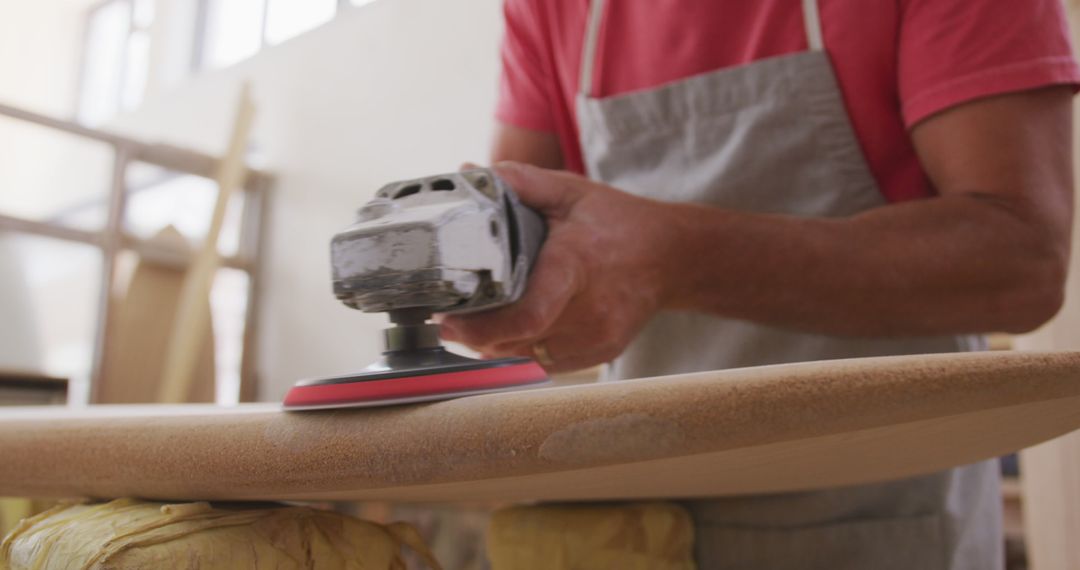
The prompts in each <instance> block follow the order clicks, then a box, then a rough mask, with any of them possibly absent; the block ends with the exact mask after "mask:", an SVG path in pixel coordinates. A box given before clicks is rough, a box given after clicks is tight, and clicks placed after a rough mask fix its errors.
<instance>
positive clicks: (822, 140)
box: [577, 0, 1003, 570]
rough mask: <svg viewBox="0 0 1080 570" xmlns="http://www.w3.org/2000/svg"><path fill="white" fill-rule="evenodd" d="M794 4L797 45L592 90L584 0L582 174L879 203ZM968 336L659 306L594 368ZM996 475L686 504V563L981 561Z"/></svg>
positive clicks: (842, 568) (809, 11) (972, 343)
mask: <svg viewBox="0 0 1080 570" xmlns="http://www.w3.org/2000/svg"><path fill="white" fill-rule="evenodd" d="M802 4H803V15H804V18H805V21H806V29H807V36H808V40H809V41H808V43H809V46H810V49H809V51H807V52H804V53H796V54H792V55H785V56H780V57H772V58H768V59H764V60H760V61H757V62H754V63H751V64H749V65H743V66H738V67H733V68H727V69H722V70H719V71H714V72H710V73H704V74H701V75H696V76H693V77H689V78H686V79H683V80H679V81H675V82H672V83H668V84H665V85H662V86H660V87H657V88H653V89H649V90H644V91H636V92H632V93H628V94H625V95H619V96H614V97H608V98H594V97H592V96H591V94H592V88H591V84H592V78H593V77H592V76H593V65H594V59H595V54H596V46H597V42H598V36H599V28H600V21H601V18H602V16H603V12H604V1H603V0H594V1H593V3H592V6H591V7H590V14H589V20H588V24H587V26H586V37H585V44H584V50H583V54H582V66H581V83H580V93H579V95H578V100H577V119H578V127H579V131H580V137H581V147H582V152H583V154H584V159H585V164H586V168H587V170H588V174H589V176H590V177H591V178H593V179H595V180H600V181H603V182H605V183H608V184H611V185H612V186H615V187H617V188H620V189H622V190H625V191H627V192H631V193H633V194H637V195H640V196H645V197H648V198H654V199H659V200H666V201H674V202H698V203H704V204H710V205H713V206H718V207H722V208H729V209H734V210H743V211H751V212H771V213H779V214H788V215H795V216H813V217H844V216H850V215H853V214H856V213H858V212H862V211H864V210H868V209H871V208H876V207H879V206H882V205H884V204H885V201H884V199H883V198H882V195H881V192H880V191H879V189H878V187H877V184H876V182H875V180H874V178H873V176H872V175H871V173H870V170H869V168H868V167H867V165H866V163H865V160H864V158H863V156H862V153H861V150H860V147H859V144H858V142H857V140H856V138H855V135H854V131H853V130H852V127H851V125H850V123H849V121H848V117H847V113H846V111H845V109H844V105H843V101H842V98H841V94H840V90H839V88H838V87H837V83H836V78H835V76H834V74H833V70H832V66H831V64H830V61H829V58H828V55H827V54H826V52H825V51H824V49H823V42H822V33H821V26H820V20H819V15H818V6H817V4H816V1H815V0H803V3H802ZM657 25H663V23H662V22H657ZM792 287H798V284H797V283H792ZM982 347H983V341H982V339H981V338H980V337H934V338H905V339H896V338H884V339H860V338H838V337H832V336H825V335H818V334H808V333H803V332H795V331H790V330H784V329H780V328H774V327H767V326H762V325H758V324H755V323H751V322H746V321H737V320H730V319H721V318H716V317H712V316H708V315H704V314H697V313H661V314H659V315H657V316H655V317H654V318H653V319H652V320H651V322H649V323H648V324H647V325H646V326H645V328H644V329H643V330H642V331H641V333H640V334H639V335H638V336H637V338H636V339H635V340H634V341H633V342H632V343H631V344H630V346H629V347H628V348H627V350H626V351H625V352H624V353H623V354H622V355H621V356H620V357H619V358H618V359H617V360H616V361H615V362H614V363H612V365H611V366H610V369H609V371H608V377H607V378H608V379H614V380H617V379H622V378H641V377H648V376H656V375H663V374H676V373H683V372H696V371H701V370H714V369H723V368H734V367H742V366H759V365H765V364H777V363H784V362H798V361H809V360H826V359H834V358H852V357H867V356H882V355H897V354H923V353H940V352H955V351H963V350H978V349H981V348H982ZM998 483H999V481H998V471H997V467H996V463H995V462H992V461H988V462H984V463H980V464H976V465H971V466H967V467H962V468H959V469H953V470H950V471H945V472H941V473H936V474H932V475H928V476H922V477H917V478H914V479H907V480H902V481H895V482H889V483H885V484H876V485H865V486H858V487H848V488H842V489H830V490H824V491H812V492H801V493H790V494H781V495H769V496H751V497H736V498H724V499H710V500H695V501H689V502H687V507H688V508H689V509H690V511H691V514H692V515H693V516H694V519H695V525H696V532H697V538H696V541H697V546H696V549H697V550H696V555H697V558H698V564H699V566H700V567H701V568H707V569H712V568H716V569H722V570H727V569H732V570H734V569H738V570H789V569H790V570H796V569H798V570H816V569H821V570H826V569H827V570H866V569H875V570H892V569H896V570H944V569H952V570H961V569H962V570H967V569H971V570H995V569H999V568H1001V567H1002V566H1003V562H1002V552H1001V551H1002V548H1001V536H1002V535H1001V514H1000V495H999V491H998Z"/></svg>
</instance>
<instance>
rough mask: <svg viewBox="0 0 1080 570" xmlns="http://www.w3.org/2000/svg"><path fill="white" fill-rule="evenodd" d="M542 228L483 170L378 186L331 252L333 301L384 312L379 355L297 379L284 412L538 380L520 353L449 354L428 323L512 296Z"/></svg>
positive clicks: (542, 375)
mask: <svg viewBox="0 0 1080 570" xmlns="http://www.w3.org/2000/svg"><path fill="white" fill-rule="evenodd" d="M546 232H547V229H546V225H545V223H544V219H543V218H542V217H541V216H540V215H539V214H537V213H536V212H535V211H533V210H532V209H530V208H529V207H527V206H525V205H524V204H522V203H521V201H520V200H519V199H518V197H517V196H516V195H515V194H514V191H513V189H511V188H510V186H509V185H508V184H507V183H506V182H505V181H503V180H502V179H500V178H499V177H498V176H497V175H496V174H495V173H494V172H493V171H491V170H489V169H485V168H477V169H472V170H465V171H462V172H455V173H452V174H442V175H438V176H429V177H426V178H420V179H416V180H405V181H401V182H393V183H390V184H387V185H386V186H384V187H382V188H381V189H380V190H379V191H378V192H377V193H376V195H375V198H373V199H372V200H371V201H370V202H368V203H367V204H365V205H364V206H363V207H361V208H360V210H359V211H358V212H357V215H356V221H355V222H354V223H353V224H352V225H351V226H349V227H347V228H345V229H344V230H343V231H341V232H339V233H338V234H336V235H335V236H334V237H333V239H332V240H331V241H330V259H331V266H332V268H333V286H334V295H335V296H336V297H337V298H338V299H339V300H341V302H343V303H345V305H347V306H349V307H352V308H354V309H358V310H361V311H364V312H368V313H376V312H378V313H387V314H388V315H389V317H390V322H391V323H392V324H393V326H391V327H390V328H388V329H386V330H384V331H383V332H384V340H385V344H386V350H385V351H384V352H383V354H382V358H381V359H379V360H378V361H377V362H375V363H374V364H372V365H370V366H368V367H367V368H365V369H363V370H361V371H360V372H358V373H355V374H346V375H343V376H333V377H329V378H318V379H312V380H303V381H301V382H299V383H297V384H296V385H295V386H293V388H292V389H291V390H289V393H288V394H287V395H286V397H285V403H284V406H285V408H286V409H319V408H345V407H365V406H384V405H392V404H404V403H412V402H423V401H430V400H443V399H449V398H456V397H460V396H466V395H472V394H482V393H488V392H496V391H504V390H512V389H520V388H524V387H529V386H535V385H538V384H542V383H546V382H549V380H548V377H547V373H546V372H545V371H544V369H543V368H542V367H540V365H538V364H537V363H536V362H533V361H532V360H530V359H528V358H498V359H493V360H479V359H474V358H468V357H465V356H461V355H458V354H454V353H453V352H450V351H448V350H446V348H444V347H443V346H442V343H441V342H440V341H439V325H438V324H435V323H432V322H429V321H430V319H431V317H432V316H433V315H434V314H436V313H469V312H476V311H484V310H489V309H493V308H496V307H501V306H503V305H507V304H509V303H513V302H514V301H516V300H518V299H519V298H520V297H521V295H522V293H524V291H525V284H526V281H527V279H528V276H529V270H530V269H531V267H532V264H533V261H534V260H535V259H536V257H537V254H538V252H539V251H540V246H541V244H542V243H543V241H544V237H545V235H546Z"/></svg>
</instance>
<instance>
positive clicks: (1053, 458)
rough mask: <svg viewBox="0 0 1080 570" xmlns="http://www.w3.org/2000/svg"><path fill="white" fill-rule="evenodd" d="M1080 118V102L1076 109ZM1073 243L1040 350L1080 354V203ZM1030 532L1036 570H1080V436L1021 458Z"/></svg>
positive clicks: (1031, 345)
mask: <svg viewBox="0 0 1080 570" xmlns="http://www.w3.org/2000/svg"><path fill="white" fill-rule="evenodd" d="M1066 5H1067V7H1068V11H1069V19H1070V23H1071V25H1072V32H1073V44H1074V46H1076V47H1080V0H1070V1H1069V2H1067V3H1066ZM1073 112H1074V115H1076V116H1080V101H1075V102H1074V104H1073ZM1073 158H1074V161H1073V162H1074V164H1075V167H1074V170H1075V171H1077V172H1080V125H1074V127H1073ZM1073 206H1074V213H1073V235H1072V238H1073V241H1072V259H1071V263H1070V271H1069V279H1068V282H1067V284H1066V288H1065V290H1066V301H1065V306H1064V307H1063V308H1062V310H1061V311H1060V312H1059V313H1058V315H1057V317H1056V318H1055V319H1054V320H1053V321H1051V322H1050V323H1049V324H1048V325H1047V326H1045V327H1043V328H1042V329H1040V330H1039V331H1037V332H1036V333H1035V334H1032V335H1027V336H1024V337H1021V338H1019V339H1017V342H1016V344H1017V346H1018V347H1019V348H1024V349H1034V350H1078V349H1080V334H1078V331H1080V200H1076V201H1074V203H1073ZM1020 474H1021V478H1020V481H1021V484H1022V486H1023V492H1024V500H1023V509H1024V526H1025V535H1026V536H1025V538H1026V541H1027V552H1028V562H1029V563H1030V567H1031V569H1032V570H1076V569H1077V568H1080V548H1078V547H1077V545H1076V537H1078V536H1080V432H1076V433H1072V434H1069V435H1067V436H1064V437H1061V438H1058V439H1056V440H1054V441H1050V442H1047V443H1044V444H1042V445H1039V446H1037V447H1034V448H1032V449H1026V450H1024V451H1023V452H1021V453H1020Z"/></svg>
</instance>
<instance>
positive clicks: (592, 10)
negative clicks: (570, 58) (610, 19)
mask: <svg viewBox="0 0 1080 570" xmlns="http://www.w3.org/2000/svg"><path fill="white" fill-rule="evenodd" d="M605 3H606V2H605V0H592V1H591V2H589V19H588V22H587V23H586V24H585V44H584V47H583V48H582V50H581V76H580V77H579V78H578V91H579V92H580V93H581V94H582V95H584V96H586V97H591V96H592V81H593V69H594V66H595V65H596V43H597V41H598V40H599V39H600V21H601V20H603V19H604V4H605Z"/></svg>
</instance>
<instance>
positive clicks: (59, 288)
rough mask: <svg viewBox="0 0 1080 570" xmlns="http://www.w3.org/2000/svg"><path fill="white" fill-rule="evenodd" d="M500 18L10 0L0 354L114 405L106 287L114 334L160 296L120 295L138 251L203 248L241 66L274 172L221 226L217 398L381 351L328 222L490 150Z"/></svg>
mask: <svg viewBox="0 0 1080 570" xmlns="http://www.w3.org/2000/svg"><path fill="white" fill-rule="evenodd" d="M501 26H502V19H501V3H500V2H499V1H498V0H468V1H462V2H446V1H443V0H94V1H88V0H40V1H34V2H25V1H18V0H2V1H0V105H2V107H0V230H4V229H6V230H7V231H4V232H3V233H0V236H2V237H0V321H2V322H3V323H4V325H5V326H3V327H0V369H4V370H15V371H34V372H37V373H42V374H44V375H48V376H57V377H62V378H69V379H70V380H71V386H70V394H71V398H70V400H71V402H72V403H73V404H74V405H80V404H83V403H86V402H88V401H90V400H94V401H101V398H97V397H95V396H94V395H93V394H91V393H90V391H89V389H88V380H89V379H90V378H91V376H92V375H93V374H94V368H95V362H101V365H102V366H105V365H106V364H107V362H109V361H112V360H115V359H116V358H117V355H116V354H115V353H116V352H117V350H123V349H119V348H118V347H117V346H116V345H117V344H118V343H117V342H113V345H114V346H113V347H111V348H110V347H107V346H101V345H100V343H101V342H102V341H100V340H99V341H97V343H96V342H95V339H96V338H97V337H98V336H100V335H99V334H98V333H99V332H101V326H102V325H101V324H100V323H101V319H100V317H101V313H102V310H103V309H102V306H103V301H104V299H106V297H107V295H108V294H109V293H110V292H109V291H106V289H107V288H109V287H112V288H114V289H115V290H114V291H111V294H112V301H113V302H112V303H111V305H110V306H109V309H108V310H109V313H110V316H111V317H112V321H111V322H112V325H113V327H112V328H110V329H109V334H110V336H111V337H112V338H116V337H120V336H123V334H124V333H123V332H122V331H117V330H115V328H116V327H123V326H124V325H123V322H126V321H125V319H126V318H127V317H125V316H123V313H125V312H132V311H134V312H136V313H138V314H141V315H144V318H145V314H146V312H147V309H146V308H139V309H137V310H136V309H135V308H133V307H124V301H125V299H126V297H125V293H126V292H127V291H126V287H131V288H132V291H131V295H132V296H137V295H136V294H135V292H134V291H135V290H141V287H142V285H141V277H140V280H139V281H138V282H139V283H140V285H136V282H137V280H135V279H134V278H133V275H134V274H135V273H137V271H136V268H137V267H138V264H139V263H140V262H141V261H142V262H144V261H146V260H147V259H156V258H159V257H162V256H160V255H159V256H146V255H138V252H139V251H142V250H146V249H147V248H148V247H150V246H147V245H146V243H150V244H152V245H157V246H162V242H163V240H164V241H169V240H171V246H170V247H173V249H177V248H179V249H183V248H185V247H186V248H189V249H194V248H198V247H200V246H201V242H202V240H203V237H204V235H205V233H206V231H207V228H208V226H209V222H210V214H211V212H212V210H213V207H214V202H215V199H216V196H217V185H216V184H215V183H214V180H213V172H214V170H213V168H212V167H210V166H212V163H208V162H206V159H208V158H216V157H219V156H221V155H222V154H223V153H224V151H225V147H226V143H227V142H228V140H229V135H230V131H231V129H232V126H233V117H234V115H235V109H236V104H237V103H236V102H237V97H238V93H239V91H240V85H241V84H242V83H244V82H249V83H250V85H251V91H252V97H253V99H254V103H255V106H256V112H257V114H256V118H255V122H254V131H253V133H252V136H251V140H250V143H249V144H248V145H247V148H248V153H247V160H248V164H250V165H251V166H252V167H253V168H255V169H257V170H258V172H259V173H260V174H263V173H264V174H265V177H254V176H251V177H249V178H248V187H247V191H246V192H242V193H240V194H238V195H236V196H234V197H233V199H232V200H231V201H230V204H229V208H228V210H227V215H226V218H225V223H224V226H223V229H222V234H221V237H220V239H219V241H218V246H219V250H220V252H221V255H222V256H224V258H225V263H224V267H223V268H222V269H220V270H219V271H217V273H216V276H215V277H214V280H213V288H212V292H211V295H210V302H211V305H212V308H213V310H212V315H213V317H212V321H213V332H212V336H213V350H212V352H213V357H212V358H211V359H210V360H211V361H212V367H213V369H214V370H215V372H216V374H215V376H216V379H217V382H216V388H215V391H216V399H217V401H219V402H221V403H235V402H236V401H238V400H239V399H241V392H243V393H244V394H245V399H248V398H258V399H260V400H268V401H274V400H279V399H280V398H281V397H282V396H283V394H284V392H285V390H286V389H287V388H288V387H289V386H290V385H291V384H292V383H293V382H295V381H296V380H297V379H299V378H303V377H309V376H319V375H325V374H333V373H340V372H346V371H350V370H355V369H356V368H359V367H361V366H363V365H365V364H366V363H368V362H370V361H372V360H374V359H375V357H376V356H377V353H378V352H379V350H380V346H381V340H380V338H379V336H378V335H379V334H380V333H379V331H380V329H381V328H382V327H383V326H385V323H384V317H382V316H381V315H374V316H371V315H363V314H360V313H359V312H356V311H352V310H349V309H346V308H345V307H344V306H342V305H340V304H339V303H338V302H337V301H336V300H335V299H334V298H333V296H332V295H331V293H330V279H329V276H330V271H329V266H328V243H329V238H330V236H331V235H332V234H333V233H334V232H335V231H336V230H338V229H340V228H342V227H344V226H345V225H347V224H348V223H349V221H350V218H351V212H352V211H353V210H354V209H355V208H356V207H358V206H359V205H360V204H362V203H363V202H365V201H366V200H368V199H369V198H370V197H371V195H372V194H373V193H374V192H375V190H377V189H378V188H379V187H380V186H381V185H382V184H384V183H386V182H390V181H393V180H397V179H402V178H411V177H416V176H420V175H426V174H431V173H436V172H439V171H447V170H454V169H456V168H457V165H458V164H459V163H461V162H462V161H465V160H472V161H477V162H484V160H485V159H486V156H487V150H486V149H487V144H488V137H489V133H490V132H491V130H492V125H493V119H492V113H493V108H494V101H495V90H496V80H497V72H498V42H499V38H500V36H501V33H502V30H501ZM5 110H6V111H7V112H6V113H5V112H3V111H5ZM13 115H16V116H13ZM44 119H49V120H53V119H58V120H60V122H61V124H58V125H51V126H50V125H43V124H41V123H42V121H43V120H44ZM58 126H59V127H63V128H56V127H58ZM81 127H85V128H88V129H92V131H88V132H86V133H81V132H78V128H81ZM87 135H91V136H87ZM112 136H118V137H122V140H121V143H116V144H114V142H113V141H112V139H110V138H109V137H112ZM127 142H132V143H136V144H134V146H132V145H127V144H126V143H127ZM142 145H149V146H157V145H167V146H165V147H163V148H162V149H158V150H160V152H157V150H155V149H150V150H151V151H153V152H143V146H142ZM118 149H126V150H124V151H123V152H127V153H128V155H129V156H128V157H127V158H126V159H125V165H124V167H123V168H122V172H118V167H117V163H118V161H117V154H118V152H121V151H119V150H118ZM132 149H134V150H132ZM151 155H152V156H151ZM147 157H149V158H147ZM200 161H201V162H200ZM163 163H164V164H166V165H167V166H163V165H162V164H163ZM208 164H210V166H207V165H208ZM117 180H119V182H117ZM117 184H120V185H121V186H122V187H123V192H124V196H123V204H122V205H123V208H121V209H120V210H121V212H122V215H120V219H118V220H116V221H115V222H114V226H112V227H111V226H110V223H111V222H110V211H115V209H113V210H111V209H110V199H113V200H115V197H113V195H112V194H111V190H112V188H113V186H115V185H117ZM253 193H257V194H258V196H259V198H260V199H259V200H258V203H257V204H256V203H255V201H254V200H252V199H251V198H252V197H253V196H254V195H255V194H253ZM245 202H247V204H245ZM256 206H257V207H256ZM253 210H257V211H253ZM167 227H168V228H169V229H168V230H166V228H167ZM15 230H31V231H15ZM110 230H116V231H115V232H110ZM162 232H164V233H165V234H168V235H159V234H162ZM176 234H179V235H180V236H182V237H183V238H184V239H183V240H179V241H178V240H177V239H176ZM109 236H119V237H116V240H115V243H116V244H119V245H117V246H116V247H115V248H114V249H115V253H116V256H115V262H114V263H113V262H110V261H109V255H108V253H107V252H108V251H109V245H108V244H109V240H110V239H111V238H110V237H109ZM245 236H246V237H245ZM156 249H162V247H157V248H156ZM103 252H106V255H104V256H103V255H102V254H103ZM166 257H167V256H166ZM174 257H177V259H181V258H180V257H179V256H174ZM181 260H182V259H181ZM158 261H160V260H158ZM110 263H112V265H113V266H112V267H110V266H109V265H110ZM174 265H175V264H174ZM180 266H182V263H181V264H179V265H177V267H180ZM105 273H110V274H112V279H111V280H110V279H107V278H105V275H104V274H105ZM106 282H108V283H109V284H110V285H106ZM157 288H158V289H161V287H160V286H159V287H157ZM249 300H250V301H251V302H252V305H251V306H250V309H251V311H249ZM143 302H144V303H145V306H146V307H150V308H151V309H149V310H150V311H153V307H158V306H163V305H161V303H160V302H159V301H156V300H154V299H149V300H144V301H143ZM118 313H121V315H120V316H118ZM249 313H252V314H249ZM256 316H257V317H258V323H259V326H258V330H257V331H252V330H245V329H249V328H251V327H253V323H254V322H255V317H256ZM117 323H120V324H117ZM140 326H145V324H143V325H140ZM129 328H130V327H129ZM256 333H257V334H256ZM110 359H112V360H110ZM242 379H243V381H244V382H247V383H248V384H250V385H249V386H246V387H245V388H244V389H243V390H242V389H241V382H242Z"/></svg>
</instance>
